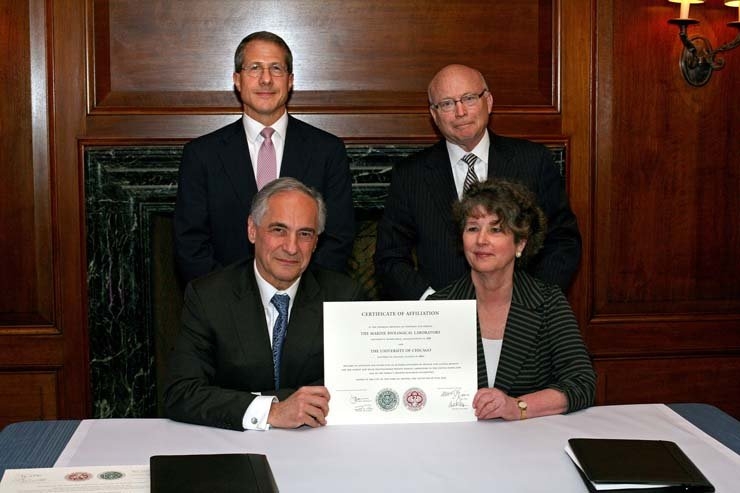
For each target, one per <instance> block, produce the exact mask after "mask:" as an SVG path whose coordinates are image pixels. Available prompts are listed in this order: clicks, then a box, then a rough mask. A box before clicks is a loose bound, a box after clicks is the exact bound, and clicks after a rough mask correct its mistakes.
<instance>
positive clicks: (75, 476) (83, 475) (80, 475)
mask: <svg viewBox="0 0 740 493" xmlns="http://www.w3.org/2000/svg"><path fill="white" fill-rule="evenodd" d="M90 478H92V474H90V473H89V472H84V471H79V472H71V473H69V474H67V475H66V476H64V479H66V480H67V481H87V480H88V479H90Z"/></svg>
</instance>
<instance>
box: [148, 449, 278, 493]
mask: <svg viewBox="0 0 740 493" xmlns="http://www.w3.org/2000/svg"><path fill="white" fill-rule="evenodd" d="M149 472H150V475H151V480H150V484H151V492H152V493H196V492H197V493H204V492H205V493H241V492H245V493H272V492H276V491H278V488H277V484H275V478H273V476H272V471H271V470H270V464H269V463H268V462H267V457H266V456H264V455H260V454H210V455H153V456H152V457H150V458H149Z"/></svg>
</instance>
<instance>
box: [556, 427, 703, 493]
mask: <svg viewBox="0 0 740 493" xmlns="http://www.w3.org/2000/svg"><path fill="white" fill-rule="evenodd" d="M568 444H569V445H570V448H571V450H572V451H573V455H575V456H576V458H577V459H578V462H579V463H580V464H581V467H580V468H578V467H577V469H578V472H579V473H580V474H581V477H582V478H583V481H584V482H585V483H586V486H587V487H588V490H589V491H591V492H596V491H599V489H598V488H597V485H606V484H609V485H618V484H621V485H624V488H622V489H612V490H609V491H610V493H611V492H617V491H618V492H625V491H635V492H646V491H696V492H704V491H709V492H711V491H714V486H712V484H711V483H710V482H709V481H707V478H705V477H704V475H703V474H702V473H701V471H699V469H698V468H697V467H696V466H695V465H694V463H693V462H691V459H689V458H688V457H687V456H686V454H684V453H683V451H682V450H681V449H680V448H679V446H678V445H676V444H675V443H674V442H668V441H663V440H618V439H607V438H571V439H570V440H568ZM638 484H639V485H654V486H655V487H654V488H647V489H645V488H641V489H636V488H630V486H629V485H638Z"/></svg>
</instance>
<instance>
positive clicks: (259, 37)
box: [234, 31, 293, 74]
mask: <svg viewBox="0 0 740 493" xmlns="http://www.w3.org/2000/svg"><path fill="white" fill-rule="evenodd" d="M252 41H265V42H267V43H272V44H275V45H277V46H279V47H280V48H282V50H283V51H284V52H285V68H286V69H287V70H288V73H289V74H292V73H293V53H292V52H291V51H290V47H289V46H288V43H286V42H285V40H284V39H283V38H281V37H280V36H278V35H277V34H273V33H271V32H269V31H257V32H254V33H252V34H250V35H248V36H246V37H245V38H244V39H242V40H241V42H240V43H239V46H237V48H236V52H235V53H234V72H239V71H241V69H242V65H243V64H244V48H245V47H246V46H247V45H248V44H249V43H251V42H252Z"/></svg>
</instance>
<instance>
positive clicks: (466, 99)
mask: <svg viewBox="0 0 740 493" xmlns="http://www.w3.org/2000/svg"><path fill="white" fill-rule="evenodd" d="M486 92H488V89H483V90H482V91H481V92H480V94H463V96H462V97H461V98H460V99H452V98H448V99H443V100H442V101H440V102H438V103H437V104H430V105H429V107H430V108H433V109H435V110H440V111H444V112H445V113H448V112H450V111H452V110H454V109H455V105H456V104H457V103H462V104H464V105H465V106H467V107H468V108H471V107H473V106H475V104H476V103H477V102H478V101H480V98H482V97H483V95H484V94H485V93H486Z"/></svg>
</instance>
